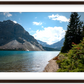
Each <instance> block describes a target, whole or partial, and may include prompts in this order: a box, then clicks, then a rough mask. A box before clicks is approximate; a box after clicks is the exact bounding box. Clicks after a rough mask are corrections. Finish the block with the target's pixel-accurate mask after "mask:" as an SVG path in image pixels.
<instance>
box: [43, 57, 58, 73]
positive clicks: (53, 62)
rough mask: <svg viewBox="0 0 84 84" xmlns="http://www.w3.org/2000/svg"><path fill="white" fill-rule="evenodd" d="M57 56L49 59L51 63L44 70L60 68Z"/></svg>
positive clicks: (52, 70)
mask: <svg viewBox="0 0 84 84" xmlns="http://www.w3.org/2000/svg"><path fill="white" fill-rule="evenodd" d="M56 57H57V56H56ZM56 57H54V58H53V59H51V60H49V61H48V62H49V63H48V64H47V65H46V67H45V68H44V70H43V72H56V71H57V70H58V69H59V65H58V64H57V63H56V59H55V58H56Z"/></svg>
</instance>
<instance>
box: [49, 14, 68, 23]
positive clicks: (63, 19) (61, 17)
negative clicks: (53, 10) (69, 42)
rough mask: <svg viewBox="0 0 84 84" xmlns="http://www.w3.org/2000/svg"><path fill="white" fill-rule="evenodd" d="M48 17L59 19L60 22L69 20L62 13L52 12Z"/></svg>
mask: <svg viewBox="0 0 84 84" xmlns="http://www.w3.org/2000/svg"><path fill="white" fill-rule="evenodd" d="M48 17H49V19H52V20H59V21H60V22H69V19H68V18H66V17H65V16H62V15H58V14H56V15H54V14H52V15H50V16H48Z"/></svg>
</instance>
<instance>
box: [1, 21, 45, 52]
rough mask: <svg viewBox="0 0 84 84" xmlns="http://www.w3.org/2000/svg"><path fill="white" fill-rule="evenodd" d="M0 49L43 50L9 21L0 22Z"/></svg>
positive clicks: (35, 41)
mask: <svg viewBox="0 0 84 84" xmlns="http://www.w3.org/2000/svg"><path fill="white" fill-rule="evenodd" d="M0 49H4V50H5V49H15V50H29V51H41V50H44V49H43V48H42V46H41V45H40V44H39V43H38V42H37V40H36V39H35V38H34V37H33V36H31V35H30V34H29V33H28V32H27V31H25V30H24V28H23V27H22V26H21V25H19V24H18V23H14V22H13V21H11V20H7V21H3V22H0Z"/></svg>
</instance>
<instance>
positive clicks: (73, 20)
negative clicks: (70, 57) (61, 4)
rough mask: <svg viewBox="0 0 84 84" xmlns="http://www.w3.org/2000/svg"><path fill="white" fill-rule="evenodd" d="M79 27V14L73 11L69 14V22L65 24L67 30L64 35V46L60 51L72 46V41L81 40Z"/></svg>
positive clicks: (80, 25)
mask: <svg viewBox="0 0 84 84" xmlns="http://www.w3.org/2000/svg"><path fill="white" fill-rule="evenodd" d="M81 28H82V22H81V21H80V16H79V15H78V13H76V12H73V13H71V16H70V22H69V25H68V26H67V31H66V35H65V42H64V46H63V47H62V49H61V52H67V51H69V50H70V49H71V48H72V42H74V43H76V44H78V43H80V40H81V38H80V37H81Z"/></svg>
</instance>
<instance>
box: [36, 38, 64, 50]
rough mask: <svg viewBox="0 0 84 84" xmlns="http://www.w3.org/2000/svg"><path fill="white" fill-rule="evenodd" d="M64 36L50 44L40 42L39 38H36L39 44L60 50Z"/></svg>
mask: <svg viewBox="0 0 84 84" xmlns="http://www.w3.org/2000/svg"><path fill="white" fill-rule="evenodd" d="M64 40H65V38H63V39H61V40H60V41H58V42H56V43H54V44H52V45H48V44H47V43H46V42H42V41H40V40H37V41H38V43H39V44H41V45H42V46H43V47H47V48H48V47H49V48H54V49H57V50H61V47H62V46H63V43H64Z"/></svg>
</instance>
